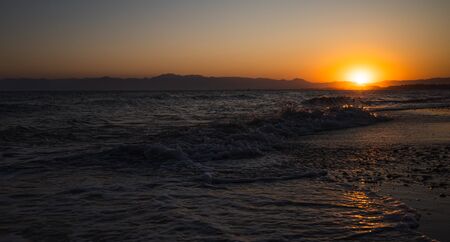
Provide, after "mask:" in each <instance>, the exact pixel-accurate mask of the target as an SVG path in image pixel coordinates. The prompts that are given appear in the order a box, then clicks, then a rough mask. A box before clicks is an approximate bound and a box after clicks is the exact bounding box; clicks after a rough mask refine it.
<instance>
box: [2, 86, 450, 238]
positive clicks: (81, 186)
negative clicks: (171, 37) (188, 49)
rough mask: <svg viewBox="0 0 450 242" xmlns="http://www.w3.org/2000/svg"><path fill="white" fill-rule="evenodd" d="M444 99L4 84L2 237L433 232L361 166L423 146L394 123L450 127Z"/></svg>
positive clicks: (420, 94)
mask: <svg viewBox="0 0 450 242" xmlns="http://www.w3.org/2000/svg"><path fill="white" fill-rule="evenodd" d="M449 107H450V91H449V90H414V91H406V90H397V91H387V90H385V91H381V90H380V91H305V90H297V91H296V90H283V91H275V90H242V91H153V92H138V91H136V92H120V91H117V92H112V91H111V92H82V91H80V92H75V91H74V92H44V91H41V92H39V91H36V92H0V215H1V216H0V241H431V240H432V238H430V237H429V236H428V235H426V234H423V233H421V232H419V230H418V229H417V228H418V227H419V226H420V213H419V212H417V211H416V210H415V209H414V208H412V207H409V206H408V205H406V204H404V203H403V202H401V201H399V200H397V199H396V198H394V197H393V196H387V195H382V194H380V193H378V192H377V191H375V190H374V189H371V188H369V187H365V186H361V184H364V181H365V183H367V182H370V181H372V182H373V183H376V182H377V181H376V180H375V181H374V179H373V178H374V177H375V175H370V174H369V175H367V174H366V175H365V176H364V177H363V178H364V179H365V180H363V181H361V179H360V178H361V177H358V174H359V173H358V171H356V170H355V165H354V163H357V164H358V167H360V165H361V164H363V165H364V167H367V166H369V165H367V164H368V163H369V162H370V164H374V163H373V162H375V163H376V164H381V163H377V162H381V160H382V159H383V162H385V160H386V156H383V154H386V152H384V151H386V150H388V149H391V147H392V146H395V145H397V146H396V147H400V146H402V148H398V150H399V152H400V156H402V154H403V153H401V152H403V150H402V149H403V148H404V147H410V146H413V147H414V145H415V144H416V143H420V142H421V141H420V140H418V139H417V140H416V139H415V137H416V136H414V135H412V133H414V131H408V132H409V133H408V135H409V136H401V137H400V136H399V135H397V133H396V132H399V131H398V130H400V129H402V126H403V124H404V123H406V124H407V123H414V124H415V125H419V126H420V125H423V124H424V123H423V122H422V121H420V119H416V118H415V117H416V116H414V115H413V114H411V112H410V113H409V114H408V111H411V110H413V111H417V110H435V111H432V112H433V115H427V116H426V115H425V114H424V115H425V116H426V118H427V120H428V121H429V123H436V122H441V123H444V124H445V123H447V125H448V123H449V122H450V118H449V117H450V115H449V112H448V111H449ZM436 110H438V111H436ZM439 110H440V111H439ZM400 114H401V115H400ZM424 115H422V116H421V117H422V118H423V117H425V116H424ZM395 120H404V122H403V121H402V122H403V123H402V122H400V123H399V122H397V123H396V126H395V128H392V129H391V130H390V131H383V132H384V133H383V132H366V131H364V130H366V129H367V127H384V126H382V125H384V124H389V123H392V122H394V123H395ZM405 120H406V121H405ZM430 120H431V121H430ZM428 121H427V122H428ZM414 127H416V126H414ZM446 127H448V126H446ZM424 128H426V127H424ZM355 130H357V131H358V135H359V136H358V137H357V138H355V137H356V136H352V135H349V134H352V133H354V132H356V131H355ZM405 130H407V129H406V128H405ZM416 130H419V131H420V130H421V128H417V129H416ZM337 133H338V134H347V135H348V136H344V137H348V138H345V139H342V138H341V139H337V138H336V139H335V138H334V137H336V134H337ZM396 135H397V136H396ZM437 135H438V136H439V134H437ZM362 136H364V139H362V138H361V137H362ZM311 137H320V138H311ZM340 137H342V136H340ZM402 137H403V138H402ZM405 137H409V138H405ZM416 138H417V137H416ZM355 140H359V141H355ZM361 140H362V141H361ZM436 140H437V141H436ZM375 141H376V142H375ZM352 142H353V143H352ZM374 142H375V143H374ZM430 142H431V141H430ZM432 142H434V143H439V144H440V146H437V147H438V149H441V150H440V153H439V152H438V154H437V155H441V156H442V155H444V158H442V157H441V158H440V159H439V156H438V158H436V162H443V161H445V160H446V158H447V157H446V156H445V155H447V154H448V150H449V144H450V140H449V139H448V137H447V136H439V137H438V138H436V139H434V140H433V141H432ZM350 143H351V145H348V144H350ZM346 144H347V145H346ZM357 146H358V147H357ZM354 147H357V148H354ZM374 147H375V148H374ZM362 150H364V152H365V153H364V152H362ZM374 150H375V151H374ZM407 150H408V149H407ZM361 152H362V153H361ZM370 152H372V153H370ZM373 152H378V153H376V155H373V154H374V153H373ZM383 152H384V153H383ZM344 153H345V154H346V155H343V154H344ZM356 153H358V158H357V159H356V158H355V157H354V156H355V154H356ZM394 153H395V152H393V154H394ZM397 153H398V152H397ZM397 153H395V154H397ZM411 157H416V156H415V155H414V154H413V155H411ZM347 162H349V163H347ZM350 163H351V164H350ZM383 164H384V163H383ZM447 164H448V162H447V163H446V164H444V165H447ZM379 166H381V165H379ZM336 167H339V169H340V170H339V171H340V172H342V174H344V175H342V177H340V176H336V174H337V173H336V169H337V168H336ZM371 167H372V166H371ZM377 167H378V166H377ZM358 169H359V168H358ZM364 169H366V168H364ZM377 169H378V168H377ZM352 172H354V175H353V173H352ZM374 172H377V171H376V170H375V171H374ZM339 174H341V173H339ZM345 174H347V175H345ZM385 175H386V173H382V172H381V175H380V174H378V176H377V177H381V178H383V177H384V176H385ZM351 178H355V179H353V180H352V179H351ZM381 178H380V179H381ZM386 179H387V178H386ZM368 180H369V181H368ZM355 184H356V185H355Z"/></svg>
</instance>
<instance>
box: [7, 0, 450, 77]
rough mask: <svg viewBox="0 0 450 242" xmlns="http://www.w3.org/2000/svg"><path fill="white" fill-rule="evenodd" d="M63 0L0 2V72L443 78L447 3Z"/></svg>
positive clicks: (449, 67)
mask: <svg viewBox="0 0 450 242" xmlns="http://www.w3.org/2000/svg"><path fill="white" fill-rule="evenodd" d="M61 2H62V1H35V2H33V3H29V2H28V3H27V4H24V3H23V1H2V2H1V3H0V20H1V21H0V32H1V35H2V38H1V39H0V78H1V77H50V78H58V77H84V76H104V75H108V76H119V77H130V76H132V77H142V76H154V75H158V74H161V73H168V72H170V73H178V74H202V75H212V76H252V77H273V78H287V79H290V78H296V77H299V78H304V79H307V80H310V81H321V82H323V81H342V80H344V79H345V75H346V73H347V72H348V71H349V70H351V69H354V68H358V67H364V68H368V69H371V70H372V71H373V73H375V74H376V75H375V79H376V80H384V79H418V78H428V77H437V76H450V14H448V13H449V12H450V1H445V0H428V1H421V0H396V1H392V0H380V1H367V0H342V1H334V0H314V1H313V0H303V1H301V0H299V1H293V0H292V1H289V0H280V1H269V0H248V1H237V0H230V1H220V2H219V1H206V0H185V1H140V0H130V1H118V0H115V1H114V0H113V1H107V3H106V1H73V2H72V3H67V2H64V3H61ZM168 2H170V3H168Z"/></svg>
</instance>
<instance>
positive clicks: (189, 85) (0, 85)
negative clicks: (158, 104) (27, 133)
mask: <svg viewBox="0 0 450 242" xmlns="http://www.w3.org/2000/svg"><path fill="white" fill-rule="evenodd" d="M412 85H414V86H412ZM449 85H450V77H448V78H432V79H420V80H404V81H384V82H381V83H376V84H374V85H373V86H366V87H361V86H358V85H356V84H354V83H350V82H327V83H313V82H308V81H305V80H303V79H292V80H279V79H270V78H249V77H207V76H201V75H176V74H164V75H160V76H156V77H151V78H114V77H100V78H79V79H75V78H74V79H28V78H17V79H0V91H35V90H46V91H76V90H87V91H110V90H123V91H132V90H136V91H146V90H245V89H275V90H281V89H327V90H329V89H338V90H345V89H347V90H348V89H362V88H364V89H397V90H398V89H430V88H446V89H448V86H449Z"/></svg>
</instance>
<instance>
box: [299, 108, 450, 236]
mask: <svg viewBox="0 0 450 242" xmlns="http://www.w3.org/2000/svg"><path fill="white" fill-rule="evenodd" d="M380 115H385V116H389V117H391V118H392V120H391V121H388V122H384V123H379V124H376V125H373V126H367V127H360V128H354V129H349V130H340V131H333V132H330V133H327V134H319V135H314V136H311V137H309V138H308V139H306V140H304V141H302V142H303V145H305V146H306V147H308V148H309V149H305V150H302V151H299V152H298V154H297V155H298V156H299V157H302V159H303V160H305V161H306V162H308V159H309V158H310V163H311V165H316V166H319V167H318V168H321V169H326V170H327V171H328V178H329V179H331V180H333V181H336V182H338V183H344V184H351V185H353V186H355V187H364V188H369V189H371V190H373V191H375V192H376V193H378V194H380V195H386V196H392V197H394V198H396V199H399V200H400V201H402V202H404V203H405V204H406V205H408V206H409V207H411V208H413V209H415V210H417V211H418V212H419V214H420V215H421V219H420V226H419V228H418V231H420V232H422V233H424V234H425V235H427V236H429V237H430V238H433V239H437V240H440V241H448V239H449V238H450V231H449V230H448V224H450V198H449V195H450V189H449V170H450V110H449V109H421V110H404V111H392V112H385V113H380ZM318 155H319V156H320V157H321V158H320V159H322V161H321V162H315V161H314V160H315V159H317V156H318Z"/></svg>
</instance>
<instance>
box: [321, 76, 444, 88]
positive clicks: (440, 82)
mask: <svg viewBox="0 0 450 242" xmlns="http://www.w3.org/2000/svg"><path fill="white" fill-rule="evenodd" d="M448 86H450V77H439V78H430V79H417V80H388V81H382V82H377V83H374V84H372V85H368V86H364V87H361V86H358V85H356V84H355V83H351V82H326V83H318V84H317V85H316V88H319V89H338V90H343V89H370V90H373V89H376V90H377V89H383V90H385V89H392V90H394V89H395V90H406V89H415V90H419V89H436V88H444V89H448Z"/></svg>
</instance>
